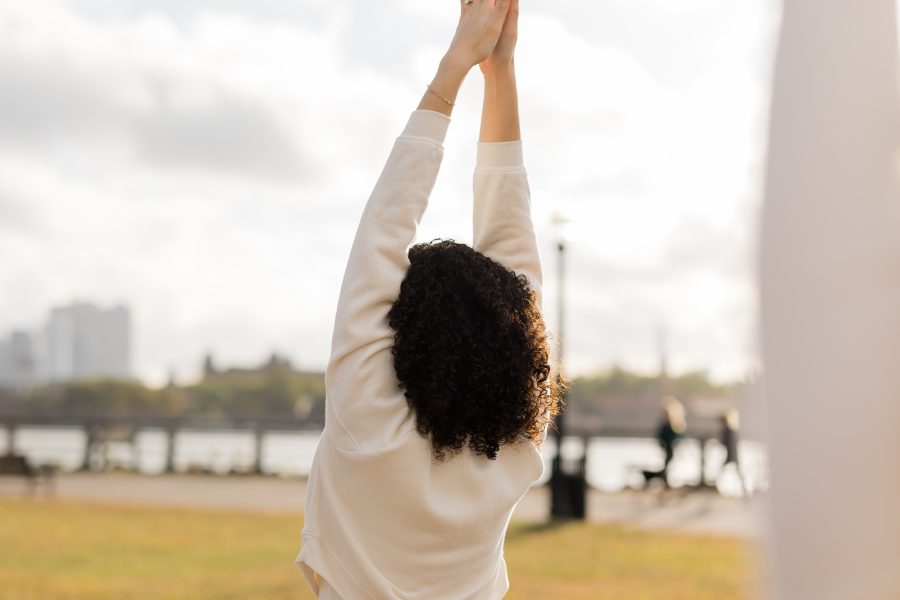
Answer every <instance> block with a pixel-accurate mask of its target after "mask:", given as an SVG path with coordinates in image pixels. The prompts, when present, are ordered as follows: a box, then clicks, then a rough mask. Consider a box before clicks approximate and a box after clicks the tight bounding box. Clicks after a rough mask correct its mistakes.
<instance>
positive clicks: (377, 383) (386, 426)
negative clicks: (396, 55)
mask: <svg viewBox="0 0 900 600" xmlns="http://www.w3.org/2000/svg"><path fill="white" fill-rule="evenodd" d="M460 5H461V15H460V20H459V25H458V27H457V31H456V35H455V36H454V38H453V42H452V43H451V44H450V49H449V50H448V51H447V54H446V55H445V56H444V58H443V59H442V60H441V63H440V66H439V68H438V70H437V74H436V75H435V77H434V80H433V81H432V83H431V84H430V85H429V87H428V90H427V91H426V92H425V94H424V96H423V97H422V101H421V102H420V104H419V110H417V111H415V112H414V113H413V114H412V116H411V117H410V120H409V123H408V124H407V126H406V129H405V130H404V131H403V133H402V134H401V135H400V137H399V138H398V139H397V141H396V143H395V144H394V148H393V150H392V152H391V155H390V157H389V158H388V161H387V164H386V165H385V167H384V171H383V172H382V174H381V177H380V178H379V180H378V183H377V184H376V185H375V189H374V190H373V192H372V195H371V196H370V198H369V201H368V203H367V204H366V208H365V210H364V211H363V215H362V219H361V221H360V224H359V228H358V230H357V233H356V238H355V240H354V242H353V247H352V249H351V251H350V258H349V260H348V262H347V269H346V271H345V273H344V280H343V284H342V285H341V293H340V297H339V299H338V307H337V315H336V317H335V324H334V333H333V335H332V344H331V357H330V359H329V362H328V367H327V369H326V372H325V385H326V389H327V401H326V423H325V429H326V434H327V435H329V436H331V437H332V438H333V440H334V441H335V443H337V444H338V445H340V446H343V447H346V448H348V449H358V448H369V447H373V446H377V445H379V444H383V443H385V442H386V441H387V440H388V439H389V438H390V436H391V434H392V433H394V432H396V431H398V430H399V429H400V428H401V427H402V426H403V424H404V422H406V421H407V418H408V408H407V405H406V402H405V401H404V399H403V396H402V394H400V393H399V390H398V387H397V381H396V377H395V375H394V369H393V363H392V358H391V353H390V349H391V346H392V344H393V332H392V331H391V329H390V328H389V327H388V325H387V321H386V316H387V313H388V311H389V310H390V307H391V305H392V304H393V302H394V300H396V298H397V295H398V293H399V290H400V283H401V281H402V280H403V277H404V276H405V274H406V270H407V268H408V267H409V259H408V257H407V250H408V248H409V245H410V244H411V243H412V241H413V239H414V238H415V234H416V229H417V227H418V224H419V221H420V220H421V218H422V215H423V214H424V212H425V208H426V206H427V204H428V197H429V195H430V194H431V190H432V187H433V186H434V182H435V179H436V178H437V173H438V169H439V168H440V163H441V159H442V158H443V148H442V143H443V140H444V135H445V134H446V131H447V127H448V125H449V118H448V117H449V115H450V113H451V110H452V106H453V102H454V101H455V98H456V94H457V92H458V91H459V87H460V85H461V84H462V81H463V79H464V78H465V76H466V74H467V73H468V72H469V70H471V68H472V67H473V66H474V65H476V64H478V63H479V62H481V61H483V60H484V59H485V58H486V57H487V56H488V55H489V54H490V53H491V51H492V50H493V48H494V47H495V46H496V45H497V39H498V37H499V36H500V31H501V30H502V26H503V22H504V20H505V17H506V11H507V9H508V7H509V0H496V2H495V1H494V0H475V1H474V2H472V3H471V4H465V2H464V0H461V2H460Z"/></svg>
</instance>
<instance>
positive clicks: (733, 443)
mask: <svg viewBox="0 0 900 600" xmlns="http://www.w3.org/2000/svg"><path fill="white" fill-rule="evenodd" d="M720 424H721V433H720V435H719V441H720V442H721V443H722V446H723V447H724V448H725V460H724V461H723V462H722V468H721V469H719V475H718V477H717V479H721V478H722V475H724V474H725V470H726V469H727V468H728V466H729V465H732V466H734V470H735V471H736V472H737V476H738V481H740V482H741V492H742V494H743V496H744V497H745V498H746V497H748V496H749V495H750V492H749V489H748V488H747V482H746V480H745V479H744V473H743V471H742V470H741V461H740V454H739V453H738V442H739V441H740V439H739V431H740V427H741V425H740V413H738V411H737V409H734V408H733V409H731V410H729V411H728V412H726V413H724V414H723V415H722V417H721V419H720Z"/></svg>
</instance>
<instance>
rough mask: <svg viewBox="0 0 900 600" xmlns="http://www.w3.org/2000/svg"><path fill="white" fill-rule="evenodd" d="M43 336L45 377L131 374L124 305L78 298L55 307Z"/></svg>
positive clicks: (128, 327)
mask: <svg viewBox="0 0 900 600" xmlns="http://www.w3.org/2000/svg"><path fill="white" fill-rule="evenodd" d="M44 338H45V344H46V353H45V362H44V371H43V379H45V380H46V381H51V382H56V381H71V380H73V379H92V378H98V377H106V378H112V379H125V378H128V377H129V376H130V375H131V373H130V370H131V369H130V367H131V315H130V313H129V311H128V309H127V308H126V307H124V306H116V307H113V308H109V309H101V308H98V307H97V306H94V305H93V304H88V303H84V302H78V303H75V304H70V305H69V306H64V307H61V308H56V309H54V310H53V311H52V312H51V313H50V320H49V321H48V323H47V326H46V328H45V330H44Z"/></svg>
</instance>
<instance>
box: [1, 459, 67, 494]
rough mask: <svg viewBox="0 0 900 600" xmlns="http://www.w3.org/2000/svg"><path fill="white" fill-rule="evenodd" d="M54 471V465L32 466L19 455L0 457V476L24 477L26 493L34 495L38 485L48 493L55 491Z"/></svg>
mask: <svg viewBox="0 0 900 600" xmlns="http://www.w3.org/2000/svg"><path fill="white" fill-rule="evenodd" d="M56 471H57V467H56V466H54V465H33V464H31V463H30V462H29V461H28V459H27V458H25V457H24V456H21V455H19V454H6V455H0V476H4V475H5V476H12V477H17V476H18V477H24V478H25V483H26V486H27V487H26V491H27V492H28V493H29V494H31V495H34V494H35V493H36V492H37V488H38V486H39V485H42V484H43V485H44V487H45V488H46V489H47V491H48V492H49V493H54V492H55V491H56Z"/></svg>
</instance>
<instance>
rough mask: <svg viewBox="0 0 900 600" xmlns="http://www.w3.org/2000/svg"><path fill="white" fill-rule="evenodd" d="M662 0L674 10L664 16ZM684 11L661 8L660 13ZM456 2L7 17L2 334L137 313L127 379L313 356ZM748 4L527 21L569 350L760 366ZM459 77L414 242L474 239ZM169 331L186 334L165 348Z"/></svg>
mask: <svg viewBox="0 0 900 600" xmlns="http://www.w3.org/2000/svg"><path fill="white" fill-rule="evenodd" d="M679 7H680V8H679ZM676 8H677V9H676ZM456 10H457V7H456V3H450V2H447V3H434V2H429V3H423V2H417V1H416V0H385V2H383V3H373V2H365V1H363V0H336V1H335V2H328V3H325V2H312V1H311V0H290V1H288V0H260V1H259V2H253V3H247V2H238V1H237V0H197V1H194V2H180V1H179V2H176V1H175V0H163V1H150V0H122V1H121V2H116V3H109V2H105V1H102V0H73V1H71V2H63V1H53V0H47V1H46V2H40V3H18V4H6V5H4V6H3V8H2V9H0V89H3V90H4V93H3V94H2V95H0V231H2V232H3V236H2V237H0V252H2V254H3V256H4V268H3V269H0V289H3V290H4V291H5V290H15V292H14V293H4V294H3V295H0V331H3V330H5V329H7V328H8V327H11V326H13V325H15V326H19V327H21V326H28V324H29V323H33V324H37V323H39V322H40V320H41V319H43V315H44V314H45V312H46V310H47V309H48V308H50V306H52V305H55V304H61V303H65V302H68V301H71V300H73V299H75V298H82V299H93V300H96V301H98V302H101V303H104V302H105V303H112V302H123V301H124V302H127V303H129V304H130V305H131V306H132V308H133V310H134V313H135V323H136V332H137V336H138V338H137V339H138V347H137V348H136V351H137V352H136V355H137V365H136V367H137V370H138V373H139V374H141V375H142V376H143V377H145V378H147V379H148V380H150V381H154V382H162V381H164V380H165V377H166V376H167V374H168V370H169V368H173V367H174V368H176V369H178V370H181V371H182V373H183V374H191V373H194V372H195V369H196V365H197V359H198V357H199V356H200V355H201V354H202V353H203V352H205V351H206V350H208V349H212V350H214V351H216V353H217V355H219V356H220V357H221V360H222V362H248V363H250V362H255V361H257V360H260V359H261V358H262V357H264V356H266V355H267V354H268V353H269V352H270V350H271V349H272V348H273V347H277V348H278V349H280V350H282V351H284V352H286V353H288V354H290V355H292V356H293V357H294V358H295V359H296V360H297V361H298V362H299V363H300V364H302V365H305V366H308V367H311V368H316V367H322V366H324V361H325V358H326V356H327V350H328V340H329V334H330V326H331V319H332V318H333V314H334V303H335V300H336V296H337V293H338V289H339V286H340V279H341V274H342V271H343V266H344V265H343V261H344V260H345V258H346V256H347V253H348V252H349V248H350V244H351V242H352V236H353V233H354V231H355V229H356V219H357V218H358V215H359V213H360V212H361V209H362V206H363V204H364V202H365V200H366V198H367V196H368V194H369V192H370V190H371V186H372V185H373V183H374V181H375V180H376V178H377V177H378V173H379V171H380V169H381V167H382V164H383V160H384V159H385V157H386V156H387V153H388V151H389V150H390V146H391V142H392V140H393V138H394V137H395V136H396V135H397V133H398V132H399V130H400V128H401V127H402V125H403V123H404V121H405V119H406V118H407V115H408V112H409V110H410V109H411V108H412V107H414V106H415V104H416V102H417V101H418V97H419V95H420V94H421V93H422V92H423V90H424V85H425V83H427V81H429V80H430V78H431V76H432V75H433V72H434V69H435V67H436V64H437V60H438V59H439V57H440V56H441V53H442V52H443V45H444V44H446V42H447V41H448V40H449V38H450V36H451V35H452V31H453V19H455V13H456ZM764 22H765V9H764V8H760V5H759V3H756V2H752V1H751V0H728V1H727V2H725V3H724V4H721V5H720V3H716V2H713V1H712V0H692V1H691V2H690V3H679V4H678V7H675V6H674V5H673V6H672V7H669V6H668V5H666V3H664V2H662V1H661V0H635V1H632V0H628V1H625V0H609V1H608V2H603V3H589V2H583V1H580V0H559V2H555V3H553V4H552V5H551V4H546V3H545V4H537V5H535V6H534V7H531V8H529V10H528V11H526V13H525V14H524V15H523V22H522V35H521V42H520V44H521V47H520V55H519V59H518V63H519V81H520V86H521V103H522V115H523V127H524V131H525V137H526V159H527V162H528V165H529V173H530V179H531V183H532V191H533V206H534V213H535V222H536V225H537V228H538V234H539V238H540V242H541V245H542V250H543V252H544V258H545V308H546V309H547V314H548V322H549V323H550V324H551V325H553V324H554V322H555V314H556V307H555V285H556V281H555V276H556V274H555V263H554V261H553V260H552V258H553V252H554V245H553V235H552V233H551V231H550V228H549V227H548V225H547V223H548V221H549V220H550V215H551V214H552V213H553V212H555V211H557V210H563V211H564V212H567V213H569V215H570V216H571V217H572V218H573V219H574V221H575V223H574V224H573V225H574V226H573V231H572V239H571V244H570V247H571V250H570V257H571V263H570V274H571V279H570V282H571V286H572V287H571V289H570V290H569V298H570V305H569V307H568V309H569V310H570V311H571V313H570V314H569V322H570V323H573V324H577V326H574V325H573V327H572V331H571V332H570V339H569V340H568V342H567V343H568V348H569V357H570V359H571V363H570V364H571V366H572V367H573V368H574V369H575V370H576V371H577V370H583V369H590V368H594V367H597V366H599V365H602V364H604V363H609V362H621V363H624V364H626V365H631V366H638V367H646V368H651V367H652V366H653V365H654V364H655V360H656V358H655V356H656V350H655V335H656V334H655V331H656V329H657V327H658V324H660V323H663V324H665V325H666V327H667V328H668V329H670V330H671V332H672V336H671V337H672V352H673V355H674V358H673V363H675V364H677V365H681V366H682V367H684V368H694V367H697V366H706V365H712V366H713V369H714V370H716V371H717V372H719V373H722V374H726V375H727V374H740V373H741V370H742V368H743V367H742V364H743V365H746V364H748V363H750V362H752V347H751V344H750V343H748V342H747V340H748V339H752V325H749V323H751V322H752V314H753V310H754V308H753V293H752V287H751V283H752V280H751V278H750V269H749V267H748V266H747V263H749V260H748V258H747V257H748V256H749V255H750V241H751V240H752V239H753V233H752V230H751V229H750V227H751V225H752V219H749V218H748V215H750V214H752V213H753V206H754V202H755V198H756V196H757V195H758V189H757V188H756V183H755V182H756V181H757V178H758V160H759V154H760V150H761V145H762V141H763V140H762V136H761V134H760V130H761V129H762V127H761V125H762V121H763V119H764V98H765V85H764V80H763V78H762V76H761V73H763V72H764V71H763V70H762V68H761V65H762V64H763V62H764V58H765V54H764V51H763V50H764V47H765V42H766V38H765V37H764V36H763V34H762V33H761V31H762V30H763V29H764V27H763V25H762V24H763V23H764ZM480 94H481V84H480V82H479V76H478V74H477V70H476V72H473V73H472V75H471V76H470V77H469V79H468V80H467V82H466V84H465V86H464V88H463V90H462V92H461V94H460V102H459V106H458V107H457V110H456V112H455V115H454V122H453V127H452V128H451V130H450V134H449V136H448V139H447V142H446V144H445V146H446V154H445V162H444V166H443V169H442V172H441V175H440V177H439V178H438V183H437V185H436V187H435V190H434V194H433V198H432V203H431V208H430V209H429V211H428V213H427V214H426V216H425V219H424V221H423V224H422V227H421V229H420V238H421V239H429V238H433V237H454V238H457V239H459V240H461V241H466V240H468V239H469V238H470V235H471V233H470V229H471V225H470V218H471V201H470V195H471V169H472V165H473V162H474V149H475V141H476V139H477V137H476V136H477V131H478V119H479V116H480V111H479V107H480V102H481V98H480ZM176 346H177V347H176Z"/></svg>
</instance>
